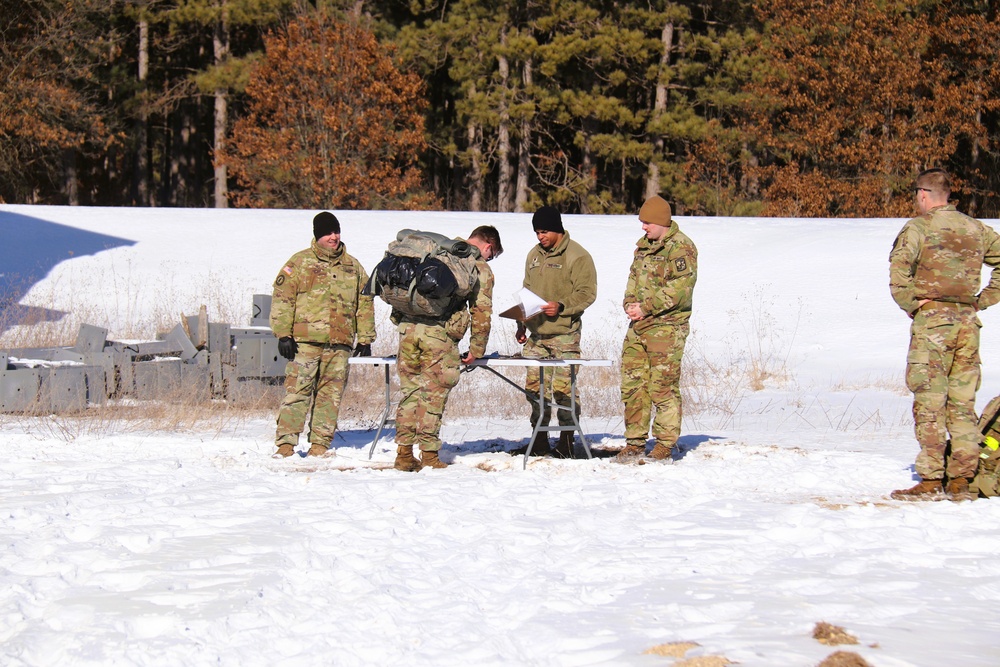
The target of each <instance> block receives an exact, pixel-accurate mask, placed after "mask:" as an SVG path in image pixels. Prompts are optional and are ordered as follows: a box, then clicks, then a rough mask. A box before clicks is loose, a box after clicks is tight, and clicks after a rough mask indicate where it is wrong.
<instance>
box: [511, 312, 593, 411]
mask: <svg viewBox="0 0 1000 667" xmlns="http://www.w3.org/2000/svg"><path fill="white" fill-rule="evenodd" d="M521 356H523V357H527V358H528V359H545V358H551V359H579V358H580V332H579V331H577V332H575V333H567V334H560V335H555V336H531V337H530V338H528V340H527V342H525V344H524V348H523V349H522V351H521ZM545 374H546V375H548V376H549V381H548V382H547V383H546V384H548V386H549V387H551V394H552V395H551V396H547V397H546V399H548V400H552V401H554V402H555V403H556V404H558V405H565V406H566V407H570V406H572V399H571V397H570V390H571V387H572V380H571V379H570V374H569V369H568V368H546V369H545ZM540 385H541V377H540V376H539V369H538V368H532V367H531V366H529V367H528V369H527V373H526V377H525V381H524V389H525V391H527V392H528V394H529V395H528V396H527V398H528V403H530V404H531V423H532V425H534V424H537V423H538V417H539V414H540V409H541V408H540V407H539V405H538V391H539V388H540ZM556 413H557V414H556V418H557V419H558V420H559V425H560V426H572V425H573V417H572V416H571V415H570V410H558V409H557V410H556ZM541 417H542V425H543V426H547V425H548V424H549V420H550V419H551V418H552V409H551V408H549V407H548V405H546V407H545V414H543V415H541ZM576 417H577V419H579V418H580V396H579V393H577V396H576Z"/></svg>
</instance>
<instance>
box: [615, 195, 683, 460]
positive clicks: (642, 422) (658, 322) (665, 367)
mask: <svg viewBox="0 0 1000 667" xmlns="http://www.w3.org/2000/svg"><path fill="white" fill-rule="evenodd" d="M639 221H640V222H641V223H642V230H643V232H645V235H644V236H643V237H642V238H640V239H639V241H638V242H637V243H636V248H635V253H634V255H633V259H632V266H631V268H630V269H629V274H628V283H627V285H626V287H625V298H624V299H623V302H622V305H623V307H624V309H625V314H626V315H627V316H628V319H629V325H628V331H627V332H626V333H625V342H624V344H623V346H622V370H621V374H622V385H621V395H622V402H623V403H624V404H625V443H626V444H625V448H624V449H622V451H620V452H619V453H618V456H617V457H616V458H617V459H618V460H619V461H628V460H631V459H634V458H638V457H640V456H642V455H644V454H645V453H646V438H647V436H648V435H649V428H650V419H651V417H652V410H653V407H654V406H655V407H656V417H655V418H653V427H652V428H653V437H654V438H655V440H656V443H655V445H654V447H653V451H652V452H651V454H650V456H652V458H654V459H659V460H663V459H669V458H670V455H671V452H672V451H673V447H674V445H675V444H676V443H677V439H678V438H679V437H680V432H681V390H680V380H681V357H682V356H683V354H684V344H685V342H686V341H687V337H688V331H689V329H690V326H689V324H688V320H689V319H690V318H691V304H692V299H693V294H694V285H695V281H696V280H697V279H698V250H697V248H695V245H694V243H692V242H691V239H689V238H688V237H687V236H685V235H684V233H683V232H681V230H680V229H679V228H678V226H677V222H676V221H674V220H672V219H671V215H670V204H668V203H667V202H666V201H665V200H664V199H663V198H662V197H659V196H654V197H650V198H649V199H647V200H646V202H645V203H644V204H643V205H642V208H641V209H639Z"/></svg>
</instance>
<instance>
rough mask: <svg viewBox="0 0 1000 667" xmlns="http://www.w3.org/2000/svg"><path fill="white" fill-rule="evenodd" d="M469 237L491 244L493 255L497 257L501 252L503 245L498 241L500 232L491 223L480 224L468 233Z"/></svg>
mask: <svg viewBox="0 0 1000 667" xmlns="http://www.w3.org/2000/svg"><path fill="white" fill-rule="evenodd" d="M469 238H470V239H480V240H482V241H486V242H487V243H489V244H490V245H491V246H493V257H499V256H500V254H501V253H503V245H502V244H501V243H500V232H498V231H497V228H496V227H494V226H493V225H480V226H479V227H476V228H475V229H473V230H472V233H471V234H469Z"/></svg>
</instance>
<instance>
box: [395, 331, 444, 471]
mask: <svg viewBox="0 0 1000 667" xmlns="http://www.w3.org/2000/svg"><path fill="white" fill-rule="evenodd" d="M399 329H400V335H399V353H398V356H397V357H396V370H397V372H398V373H399V391H400V394H401V397H400V399H399V405H398V406H397V407H396V444H397V445H419V446H420V449H421V450H422V451H428V452H433V451H438V450H440V449H441V438H440V437H439V434H440V433H441V417H442V415H443V414H444V408H445V405H446V404H447V402H448V394H450V393H451V390H452V389H453V388H454V387H455V385H457V384H458V379H459V375H460V371H459V363H460V362H459V358H458V345H457V344H456V342H455V341H454V340H453V339H452V338H451V337H450V336H449V335H448V332H447V331H446V330H445V328H444V327H443V326H439V325H433V324H414V323H406V324H402V325H400V327H399Z"/></svg>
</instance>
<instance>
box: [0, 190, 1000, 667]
mask: <svg viewBox="0 0 1000 667" xmlns="http://www.w3.org/2000/svg"><path fill="white" fill-rule="evenodd" d="M312 214H313V212H311V211H288V210H283V211H274V210H271V211H218V210H185V209H181V210H178V209H128V208H120V209H110V208H59V207H32V206H12V205H5V206H0V232H2V235H3V238H4V242H3V245H2V247H0V266H2V267H3V269H0V270H2V271H3V272H4V275H5V278H6V280H7V281H8V283H7V291H8V294H9V295H11V296H13V298H14V301H15V302H16V303H18V304H19V305H18V306H16V307H17V308H21V309H25V310H30V311H33V312H36V313H44V314H45V319H48V320H51V321H52V322H54V323H58V322H60V321H72V319H73V318H74V317H76V316H78V315H75V314H79V313H86V319H87V323H88V324H95V325H98V326H104V327H107V328H108V329H109V330H110V335H111V337H116V336H117V337H119V338H122V337H126V336H130V337H131V336H134V335H135V333H136V332H135V331H134V328H135V323H136V322H147V321H153V320H155V319H157V318H158V317H159V318H162V317H164V316H165V314H166V315H170V316H172V317H173V320H172V321H174V322H176V320H177V318H178V317H179V314H180V313H182V312H187V313H194V312H197V309H198V306H199V305H200V304H203V303H208V304H210V306H209V314H210V317H213V319H215V317H216V316H217V313H213V310H223V309H224V308H226V307H229V308H231V309H232V310H231V312H238V313H240V316H241V317H244V318H246V319H245V321H243V322H235V321H234V322H233V324H234V325H236V326H241V325H246V324H247V323H248V322H249V311H250V304H251V298H252V295H253V294H256V293H269V292H270V284H271V281H272V280H273V278H274V276H275V275H276V274H277V271H278V269H279V268H280V266H281V263H282V262H283V261H284V260H285V259H287V258H288V257H289V256H291V255H292V254H293V253H294V252H296V251H298V250H300V249H302V248H303V247H305V245H306V244H307V243H308V241H309V238H310V235H311V218H312ZM337 215H338V217H339V218H340V220H341V223H342V225H343V230H344V231H343V238H344V242H345V243H346V245H347V247H348V250H349V251H350V252H351V253H352V254H354V255H355V256H356V257H358V258H359V259H360V260H361V262H362V263H363V264H364V265H365V267H366V268H368V269H369V270H371V268H373V267H374V265H375V264H376V263H377V261H378V259H379V258H380V256H381V254H382V252H383V251H384V248H385V246H386V244H387V243H388V241H389V240H390V239H391V238H392V237H393V236H394V234H395V232H396V231H397V230H398V229H401V228H404V227H410V228H418V229H431V230H434V231H439V232H442V233H445V234H448V235H450V236H454V235H466V234H468V232H469V231H471V229H472V228H473V227H475V226H476V225H479V224H494V225H496V226H497V227H498V228H499V229H500V231H501V234H502V236H503V241H504V246H505V250H506V251H505V253H504V255H503V256H502V257H500V258H498V259H497V260H495V261H494V262H492V264H491V266H492V267H493V268H494V271H495V273H496V290H495V294H494V301H495V307H496V311H497V312H499V311H500V310H503V309H505V308H507V307H509V306H511V305H513V304H514V303H515V298H514V294H515V292H517V290H518V289H519V288H520V287H521V276H522V272H523V260H524V257H525V255H526V253H527V251H528V249H529V248H530V247H531V245H532V244H533V243H534V242H535V241H534V236H533V234H532V232H531V227H530V222H529V221H530V216H528V215H516V214H509V215H507V214H471V213H397V212H349V211H345V212H339V211H338V212H337ZM902 222H903V221H902V220H897V219H891V220H878V219H873V220H794V219H748V218H691V217H688V218H681V219H680V224H681V227H682V229H683V230H684V231H685V233H687V234H688V235H689V236H690V237H691V238H692V239H693V240H694V242H695V243H696V244H697V246H698V248H699V253H700V254H699V280H698V285H697V288H696V291H695V314H694V317H693V319H692V336H691V338H690V340H689V345H688V350H687V357H686V363H687V364H688V371H689V372H690V373H692V375H690V376H689V380H690V385H689V387H688V391H689V394H690V395H691V396H692V397H694V399H695V400H696V401H697V403H698V405H697V406H696V407H697V409H694V410H689V411H688V414H687V415H686V417H685V422H684V429H683V436H682V439H681V443H680V444H681V455H680V456H679V457H678V458H677V459H676V460H675V461H673V462H672V463H668V464H659V463H657V464H648V465H620V464H616V463H613V462H612V461H611V460H609V459H607V458H595V459H593V460H570V461H561V460H549V459H539V460H534V459H533V460H532V461H530V462H529V464H528V466H527V470H522V466H521V464H522V459H521V458H520V457H516V456H511V455H509V454H508V453H507V450H510V449H513V448H515V447H517V446H519V445H522V444H523V443H524V442H525V441H526V439H527V437H528V435H529V433H530V428H529V426H528V423H527V405H526V404H525V403H524V402H523V400H522V401H521V402H520V403H518V402H516V401H514V404H515V405H518V406H521V407H520V408H518V409H511V408H507V407H504V406H505V405H506V403H504V402H502V401H499V400H498V401H497V403H496V405H493V404H492V403H491V402H489V401H487V402H484V403H483V404H482V405H481V414H480V415H478V416H477V417H476V418H446V423H445V426H444V429H443V431H442V436H443V439H444V441H445V448H444V450H443V451H442V458H443V459H444V460H446V461H449V462H451V463H452V464H453V465H451V466H450V467H449V468H447V469H445V470H425V471H422V472H420V473H417V474H412V473H402V472H397V471H395V470H392V469H391V468H389V469H387V468H388V466H389V464H390V463H391V461H392V459H393V453H394V445H393V443H392V440H391V436H392V435H393V431H391V430H390V431H389V432H388V438H387V439H386V438H383V440H382V441H381V442H379V443H378V445H377V447H376V449H375V454H374V459H373V461H374V465H373V464H371V463H369V462H368V460H367V455H368V449H369V447H370V445H371V443H372V441H373V438H374V435H375V431H374V429H373V428H371V424H370V423H368V422H364V421H360V422H358V421H356V422H352V421H350V420H342V422H341V424H340V430H339V432H338V436H337V439H336V441H335V446H336V451H337V456H336V457H335V458H333V459H330V460H323V461H319V462H317V461H316V460H315V459H309V458H299V457H295V458H294V459H293V460H282V461H276V460H274V459H272V458H271V457H270V455H271V453H272V451H273V449H274V447H273V428H274V426H273V415H272V416H269V415H262V416H260V417H259V418H248V419H244V420H235V421H232V422H226V423H225V424H223V425H221V426H217V427H215V428H203V429H197V428H178V429H176V430H170V431H152V430H147V431H142V430H137V429H130V428H125V427H122V426H111V427H109V429H108V430H107V431H106V432H98V433H95V432H94V431H93V430H82V431H81V432H79V433H75V432H73V431H72V426H68V425H67V424H69V422H63V421H58V420H55V421H54V420H46V419H41V418H36V419H29V418H24V417H12V416H4V415H0V478H2V480H3V489H4V492H3V494H2V497H0V544H2V546H3V549H2V550H0V584H2V585H0V662H2V663H3V664H5V665H67V664H72V665H206V664H219V665H240V666H243V665H313V664H324V665H338V666H339V665H471V664H479V665H500V664H504V665H508V664H509V665H545V666H549V665H551V666H556V667H563V666H578V665H673V664H680V660H679V659H677V658H671V657H664V656H662V655H655V654H652V653H648V652H649V651H650V650H651V649H654V648H655V647H658V646H660V645H663V644H668V643H671V642H694V643H696V644H697V646H695V647H693V648H691V649H690V650H689V651H688V652H687V654H686V657H687V658H698V657H702V658H706V659H707V658H708V657H710V656H720V657H724V658H725V659H727V660H729V661H730V662H732V663H736V664H740V665H760V666H774V665H781V666H784V665H789V666H791V665H816V664H817V663H819V662H820V661H821V660H823V659H824V658H825V657H826V656H828V655H829V654H831V653H833V652H834V651H835V650H838V649H841V650H848V651H854V652H856V653H858V654H859V655H861V656H863V657H864V659H865V660H867V661H868V662H869V663H870V664H871V665H874V666H877V667H907V666H921V667H922V666H930V665H934V666H937V665H957V664H961V665H965V666H972V667H975V666H982V667H986V666H995V665H998V664H1000V640H998V637H1000V614H998V612H997V609H998V605H1000V580H998V578H997V577H996V565H995V564H996V562H997V554H998V553H1000V500H996V499H993V500H978V501H976V502H963V503H952V502H938V503H900V502H896V501H892V500H889V499H888V496H887V494H888V492H889V491H891V490H892V489H895V488H901V487H903V486H909V485H910V484H912V464H913V459H914V457H915V455H916V451H917V447H916V444H915V442H914V440H913V435H912V421H911V417H910V412H909V411H910V397H909V395H908V394H907V392H906V390H905V387H904V386H903V382H902V373H903V366H904V361H905V349H906V343H907V331H908V322H909V321H908V320H907V318H906V317H905V315H904V314H903V313H902V312H901V311H900V310H899V309H898V308H897V307H896V306H895V304H894V303H893V302H892V300H891V298H890V296H889V293H888V286H887V282H888V280H887V256H888V252H889V249H890V247H891V244H892V241H893V238H894V237H895V234H896V232H897V231H898V229H899V227H900V226H901V224H902ZM988 222H990V223H991V224H994V225H996V224H997V221H988ZM565 224H566V228H567V229H568V230H569V232H570V234H571V236H572V237H573V238H574V239H576V240H578V241H580V242H581V243H582V244H583V245H584V246H585V247H587V248H588V249H589V250H590V251H591V253H592V254H593V255H594V258H595V261H596V263H597V268H598V274H599V280H600V285H599V293H598V300H597V302H596V303H595V304H594V306H592V307H591V309H589V310H588V311H587V314H586V316H585V319H584V327H585V336H584V347H585V351H587V353H588V354H589V355H590V356H594V357H608V358H611V357H613V356H614V355H615V354H617V352H618V349H619V346H620V343H621V338H622V335H623V332H624V326H625V322H624V315H623V313H622V312H621V310H620V299H621V294H622V292H623V289H624V284H625V279H626V274H627V271H628V265H629V262H630V258H631V251H632V248H633V245H634V243H635V241H636V239H637V238H638V237H639V235H640V234H641V230H640V228H639V224H638V222H637V220H636V218H635V217H633V216H567V217H566V221H565ZM15 276H16V278H17V279H16V280H15V279H14V278H15ZM230 304H231V305H230ZM385 316H386V313H385V311H384V308H383V307H382V306H381V304H380V306H379V310H378V313H377V318H378V319H379V322H380V339H379V340H378V341H377V342H376V344H375V352H376V354H389V353H392V352H393V348H394V343H395V336H394V335H393V333H392V331H391V328H390V327H389V326H388V324H387V322H386V321H385ZM167 319H168V320H169V317H168V318H167ZM982 320H983V323H984V328H983V330H982V331H983V342H982V354H983V361H984V378H983V386H982V389H981V390H980V393H979V398H978V406H979V408H980V409H981V408H982V407H983V406H984V405H985V403H986V401H987V400H988V399H989V398H991V397H992V396H994V395H997V394H1000V373H997V372H995V371H994V369H995V368H998V367H1000V322H998V321H997V318H996V315H995V314H994V313H993V312H992V311H987V312H985V313H983V315H982ZM17 334H18V329H17V328H16V327H15V328H11V329H7V330H6V331H4V332H3V333H2V335H3V337H2V338H0V341H3V344H6V345H9V343H8V342H7V341H8V340H12V339H13V337H15V336H16V335H17ZM2 349H4V348H3V347H0V350H2ZM489 350H490V351H499V352H501V353H505V354H507V353H511V352H514V351H516V350H517V346H516V344H515V343H514V341H513V325H512V324H511V323H510V322H508V321H503V322H501V321H499V320H498V321H497V322H496V323H495V327H494V334H493V336H492V338H491V342H490V346H489ZM754 364H756V365H757V366H758V367H759V368H763V369H764V370H765V371H769V373H770V374H769V375H768V376H766V377H765V376H763V375H762V376H760V377H759V378H758V380H759V385H758V386H759V387H760V388H759V389H756V390H755V389H754V388H753V387H751V383H752V380H753V378H751V377H750V376H749V375H748V370H747V369H749V368H752V367H753V366H754ZM698 369H701V372H697V371H698ZM484 374H485V371H482V370H479V371H475V372H474V373H472V374H469V375H466V376H463V380H462V383H463V384H466V383H478V382H484V381H485V380H484V377H485V376H484ZM585 377H586V375H585V373H584V374H582V375H581V378H582V380H581V381H582V382H583V383H584V384H586V380H585ZM460 388H461V387H460ZM497 391H498V392H500V391H502V392H513V391H514V390H513V389H509V388H505V389H498V390H497ZM371 400H372V402H373V403H379V402H380V401H381V400H382V399H381V396H373V397H371ZM605 412H609V411H600V410H596V411H595V409H594V406H593V405H591V406H590V409H589V410H588V405H587V403H586V399H585V402H584V427H585V430H586V431H587V432H588V434H590V437H591V442H592V444H593V445H594V446H595V448H598V449H600V448H603V449H615V448H618V447H620V446H622V445H623V444H624V442H623V438H622V426H621V416H620V414H618V413H615V414H610V413H608V414H605ZM67 429H69V431H67ZM98 431H99V429H98ZM302 442H303V443H305V438H303V440H302ZM305 448H306V447H305V446H302V449H303V450H304V449H305ZM819 622H827V623H832V624H834V625H838V626H841V627H843V628H844V629H845V630H846V631H847V632H849V633H851V634H852V635H854V636H855V637H857V639H858V641H859V643H858V644H856V645H848V646H840V647H836V646H826V645H823V644H821V643H819V642H818V641H817V640H815V639H814V638H813V637H812V632H813V628H814V626H815V625H816V624H817V623H819Z"/></svg>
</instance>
